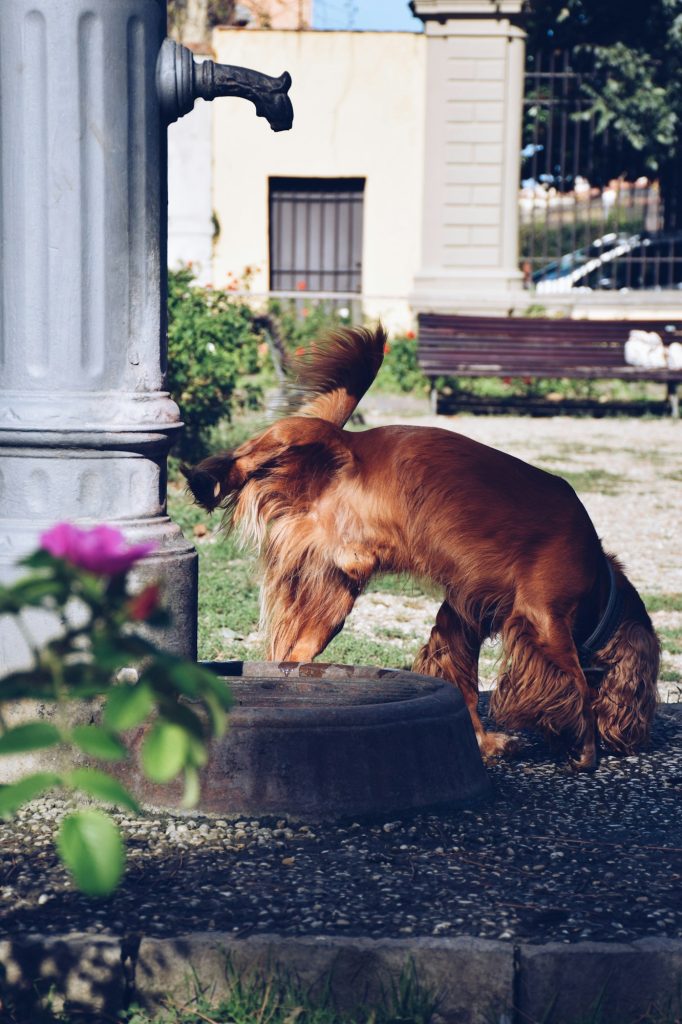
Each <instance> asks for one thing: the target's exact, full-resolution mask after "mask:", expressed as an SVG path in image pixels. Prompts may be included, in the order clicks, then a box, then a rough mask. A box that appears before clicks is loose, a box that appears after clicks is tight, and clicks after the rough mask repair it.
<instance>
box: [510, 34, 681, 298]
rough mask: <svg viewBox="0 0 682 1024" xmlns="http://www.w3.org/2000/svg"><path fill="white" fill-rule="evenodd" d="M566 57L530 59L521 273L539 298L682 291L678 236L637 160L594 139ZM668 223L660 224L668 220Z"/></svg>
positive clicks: (577, 77)
mask: <svg viewBox="0 0 682 1024" xmlns="http://www.w3.org/2000/svg"><path fill="white" fill-rule="evenodd" d="M589 74H590V70H589V67H587V68H585V69H583V70H581V71H580V72H578V71H576V70H575V69H574V68H573V67H572V66H571V55H570V54H569V53H568V52H558V51H557V52H550V53H537V54H533V55H530V56H529V58H528V62H527V68H526V84H525V97H524V120H523V150H522V163H521V191H520V198H519V203H520V235H521V245H520V251H521V265H522V268H523V270H524V273H525V276H526V280H527V282H528V284H529V286H534V287H535V289H536V290H537V292H538V293H548V292H566V291H570V290H572V289H576V288H582V289H590V290H597V289H612V290H621V289H637V288H649V289H663V288H682V233H681V232H677V231H673V230H665V229H664V224H665V223H666V218H665V217H664V213H665V211H664V206H663V197H662V195H661V189H660V183H659V181H658V180H656V178H655V177H654V176H653V175H652V173H651V171H648V170H647V165H646V159H645V155H644V154H643V153H640V152H637V151H635V150H634V149H633V148H632V147H631V146H630V145H629V144H628V143H627V141H626V140H625V139H624V138H623V137H621V136H619V135H618V134H617V133H616V132H614V131H612V130H605V131H599V130H598V127H597V124H596V123H595V118H594V116H591V115H590V113H589V106H590V103H589V101H588V99H587V98H586V96H585V94H584V92H583V90H582V83H583V79H584V78H585V77H586V76H589ZM669 219H670V218H668V220H669Z"/></svg>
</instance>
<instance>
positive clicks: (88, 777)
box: [64, 768, 140, 813]
mask: <svg viewBox="0 0 682 1024" xmlns="http://www.w3.org/2000/svg"><path fill="white" fill-rule="evenodd" d="M64 781H65V782H66V783H67V784H68V785H69V786H71V787H72V788H73V789H79V790H80V791H81V792H82V793H87V794H88V796H94V797H96V798H97V799H98V800H104V802H105V803H108V804H116V805H117V806H118V807H125V808H127V810H129V811H135V813H138V812H139V810H140V805H139V804H138V802H137V800H136V799H135V797H133V796H132V795H131V794H130V793H129V792H128V790H127V789H126V788H125V787H124V786H122V785H121V783H120V782H118V781H117V779H113V778H112V777H111V775H107V773H106V772H101V771H99V770H98V769H97V768H74V770H73V771H72V772H69V774H68V775H67V776H65V777H64Z"/></svg>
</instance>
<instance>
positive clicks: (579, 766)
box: [568, 743, 597, 772]
mask: <svg viewBox="0 0 682 1024" xmlns="http://www.w3.org/2000/svg"><path fill="white" fill-rule="evenodd" d="M568 763H569V765H570V767H571V768H572V769H573V771H575V772H593V771H594V770H595V768H596V767H597V748H596V746H595V744H594V743H589V744H585V746H584V747H583V748H582V750H580V751H578V752H576V753H575V754H574V755H572V756H571V758H570V759H569V762H568Z"/></svg>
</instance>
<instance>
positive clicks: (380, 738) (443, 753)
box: [126, 661, 490, 821]
mask: <svg viewBox="0 0 682 1024" xmlns="http://www.w3.org/2000/svg"><path fill="white" fill-rule="evenodd" d="M207 667H210V668H211V669H212V670H213V671H215V672H216V673H217V674H218V675H220V676H222V677H224V678H225V681H226V683H227V685H229V687H230V690H231V691H232V695H233V697H234V707H233V709H232V711H231V712H230V716H229V728H228V731H227V734H226V735H225V737H224V738H222V739H220V740H218V741H216V742H214V743H213V745H212V749H211V757H210V760H209V763H208V765H207V766H206V768H205V769H204V770H203V771H202V779H201V799H200V803H199V805H198V807H197V808H196V809H195V810H198V811H203V812H208V813H213V814H218V815H220V816H222V817H231V818H235V817H263V816H275V817H285V818H288V819H289V820H294V821H295V820H298V821H325V820H332V819H338V818H350V817H360V816H364V817H372V816H375V817H378V816H385V815H387V814H393V813H404V812H408V811H416V810H418V809H423V808H427V807H458V806H463V805H469V804H472V803H474V802H476V801H478V800H480V799H482V798H483V797H485V796H486V795H487V794H488V792H489V789H490V784H489V781H488V777H487V774H486V771H485V769H484V767H483V763H482V761H481V757H480V754H479V750H478V745H477V743H476V737H475V735H474V730H473V727H472V725H471V720H470V718H469V713H468V711H467V710H466V706H465V704H464V701H463V699H462V696H461V694H460V693H459V691H458V690H457V689H456V688H455V687H454V686H452V685H451V684H449V683H447V682H444V681H443V680H441V679H434V678H431V677H428V676H421V675H416V674H415V673H413V672H399V671H395V670H390V669H379V668H365V667H358V666H353V665H325V664H319V663H317V662H315V663H310V664H305V663H300V664H299V663H271V662H258V661H256V662H241V661H228V662H215V663H212V664H211V665H209V666H207ZM141 739H142V735H140V736H139V737H138V739H137V743H134V744H133V745H137V744H138V743H139V742H140V741H141ZM129 771H130V772H131V773H132V774H134V778H133V777H131V776H128V777H127V778H126V781H127V782H128V784H129V785H131V787H132V788H133V790H134V791H135V792H136V793H137V795H138V798H139V799H140V800H142V801H143V802H144V803H146V804H148V805H153V806H156V807H164V806H165V807H175V808H177V806H178V804H179V802H180V799H181V790H180V788H179V786H174V785H171V786H158V785H152V784H151V783H150V782H149V781H148V780H146V779H145V778H144V777H143V776H142V774H141V773H140V772H139V770H137V769H134V768H133V766H132V764H131V765H130V767H129V768H127V770H126V774H127V773H128V772H129Z"/></svg>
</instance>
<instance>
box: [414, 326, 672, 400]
mask: <svg viewBox="0 0 682 1024" xmlns="http://www.w3.org/2000/svg"><path fill="white" fill-rule="evenodd" d="M636 329H639V330H644V331H656V332H657V333H658V334H660V335H661V337H662V338H663V341H664V343H670V342H671V341H674V340H676V341H682V320H680V321H677V322H675V321H673V322H671V321H667V320H570V319H568V318H566V319H563V318H562V319H558V318H557V319H548V318H544V317H494V316H455V315H448V314H439V313H422V314H420V315H419V340H418V348H417V356H418V360H419V365H420V367H421V369H422V371H423V373H424V374H425V375H426V376H427V377H428V378H429V380H430V381H431V408H432V410H433V411H434V412H437V411H439V408H440V406H441V396H440V394H439V392H438V389H437V387H436V381H437V378H438V377H533V378H535V377H563V378H572V379H585V380H599V379H603V380H606V379H612V380H616V379H618V380H626V381H627V380H632V381H660V382H661V383H662V384H665V385H666V389H667V397H668V401H669V402H670V408H671V412H672V415H673V416H679V395H678V392H677V385H678V384H679V382H680V381H682V370H672V369H669V368H668V369H659V370H649V369H644V368H642V367H639V366H630V365H629V364H628V363H626V362H625V356H624V352H623V349H624V346H625V342H626V341H627V339H628V335H629V334H630V331H632V330H636Z"/></svg>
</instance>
